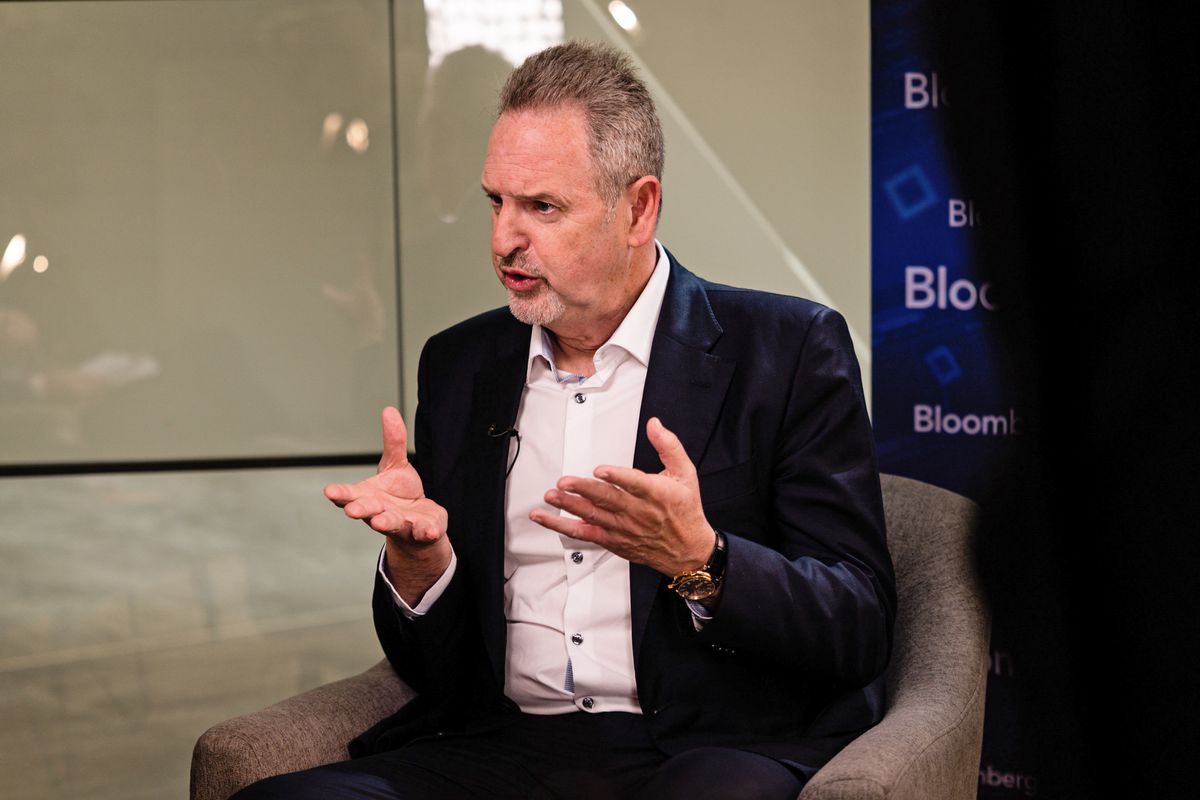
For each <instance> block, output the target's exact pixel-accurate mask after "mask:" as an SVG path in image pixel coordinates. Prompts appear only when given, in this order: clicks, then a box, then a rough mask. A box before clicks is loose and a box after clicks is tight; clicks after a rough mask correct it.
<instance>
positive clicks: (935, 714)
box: [800, 665, 987, 800]
mask: <svg viewBox="0 0 1200 800" xmlns="http://www.w3.org/2000/svg"><path fill="white" fill-rule="evenodd" d="M986 685H987V673H986V670H985V669H983V668H982V665H981V668H980V670H979V682H978V684H977V685H976V687H975V691H974V692H972V694H971V696H970V697H969V698H967V703H966V705H965V706H960V707H958V708H957V709H956V708H955V707H954V705H952V704H949V703H947V702H946V701H945V699H944V698H942V697H938V696H936V695H934V694H932V693H931V694H926V695H925V696H921V695H920V694H916V693H914V694H911V695H909V696H907V697H905V698H903V699H898V700H897V703H896V705H895V706H893V707H892V708H891V709H889V711H888V713H887V716H885V717H884V718H883V721H881V722H880V723H879V724H878V725H876V726H875V727H874V728H871V729H870V730H869V731H867V732H866V733H864V734H863V735H862V736H860V737H858V738H857V739H855V740H854V741H853V742H851V743H850V744H849V745H847V746H846V748H845V749H843V750H842V751H841V752H840V753H838V754H837V755H836V756H834V758H833V759H832V760H831V761H830V762H829V763H828V764H826V765H825V766H824V767H822V768H821V770H820V771H818V772H817V774H816V775H814V776H813V778H812V780H811V781H809V783H808V785H806V786H805V787H804V791H802V792H801V793H800V798H801V800H885V799H886V800H933V798H962V799H963V800H966V799H967V798H972V799H973V798H974V797H975V796H976V794H977V791H978V789H977V785H976V783H975V781H974V780H971V781H970V782H969V783H966V782H964V780H963V776H967V777H972V778H973V776H975V775H976V773H977V770H978V768H979V747H980V743H981V738H982V732H983V709H984V697H985V695H986V691H985V689H986Z"/></svg>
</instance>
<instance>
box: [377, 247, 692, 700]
mask: <svg viewBox="0 0 1200 800" xmlns="http://www.w3.org/2000/svg"><path fill="white" fill-rule="evenodd" d="M656 247H657V255H658V260H657V262H656V264H655V268H654V272H653V273H652V275H651V277H650V280H649V282H648V283H647V284H646V287H645V288H644V289H643V290H642V293H641V295H639V297H638V299H637V301H636V302H635V303H634V305H633V308H631V309H630V311H629V313H628V314H627V315H626V316H625V319H623V320H622V321H621V324H620V325H619V326H618V327H617V330H616V331H615V332H614V333H613V335H612V336H611V337H610V338H609V340H608V341H607V342H605V343H604V344H603V345H601V347H600V348H599V349H598V350H597V351H596V353H595V355H594V357H593V362H592V363H593V365H594V367H595V370H596V371H595V374H594V375H592V376H590V377H587V378H583V377H582V376H579V375H571V374H567V373H563V372H560V371H559V370H557V369H556V367H555V365H554V349H553V346H552V342H551V339H550V333H549V332H548V331H546V330H544V329H543V328H542V327H541V326H539V325H535V326H534V327H533V330H532V332H531V334H530V342H529V357H528V362H527V370H526V380H525V389H524V391H523V392H522V395H521V403H520V408H519V411H518V412H517V420H516V424H515V426H514V427H516V429H517V430H518V431H519V432H520V437H521V438H520V451H519V455H518V452H517V441H516V439H515V438H514V439H513V440H512V442H511V444H510V455H509V457H510V459H511V458H513V457H515V458H516V460H515V462H510V463H512V464H513V466H512V472H511V474H510V475H509V477H508V481H507V485H506V492H505V503H504V509H505V526H504V534H505V541H504V581H505V583H504V614H505V618H506V619H507V621H508V637H507V642H508V645H507V652H506V659H505V661H506V667H505V677H504V691H505V694H506V695H508V697H510V698H511V699H512V700H513V701H515V702H516V703H517V705H518V706H520V708H521V710H522V711H524V712H526V713H531V714H562V713H569V712H572V711H588V712H593V713H595V712H600V711H625V712H631V713H641V708H640V707H639V705H638V700H637V683H636V678H635V675H634V663H633V639H632V615H631V609H630V599H629V562H628V561H626V560H625V559H623V558H620V557H619V556H616V555H614V554H613V553H610V552H609V551H607V550H605V549H604V548H602V547H600V546H599V545H594V544H590V543H588V542H583V541H579V540H575V539H571V538H570V537H567V536H562V535H559V534H557V533H555V532H553V531H550V530H547V529H546V528H543V527H542V526H540V525H538V524H536V523H535V522H533V521H531V520H530V519H529V512H530V511H531V510H533V509H534V508H535V507H538V506H541V507H542V508H545V509H546V510H548V511H554V510H555V509H553V508H552V507H551V506H549V505H547V504H546V503H545V502H544V500H543V497H544V495H545V493H546V491H547V490H549V489H550V488H552V487H553V486H554V485H555V483H556V482H557V481H558V479H559V478H560V477H561V476H563V475H577V476H584V477H590V476H591V475H592V471H593V470H594V469H595V468H596V467H598V466H599V465H601V464H612V465H617V466H626V467H628V466H632V465H633V451H634V444H635V442H636V440H637V424H638V416H639V414H640V411H641V405H642V390H643V389H644V388H645V383H646V367H647V365H648V364H649V363H650V348H651V345H652V343H653V339H654V330H655V327H656V326H657V323H658V314H659V310H660V309H661V307H662V302H663V297H664V295H665V294H666V288H667V277H668V274H669V261H668V259H667V255H666V252H665V250H664V249H663V246H662V245H661V244H659V243H657V242H656ZM559 513H560V514H564V515H565V514H566V512H559ZM456 565H457V558H456V557H452V558H451V563H450V566H449V567H447V569H446V572H445V573H444V574H443V575H442V576H441V578H440V579H439V580H438V581H437V583H435V584H434V586H433V587H431V588H430V589H429V591H427V592H426V593H425V595H424V597H422V599H421V602H420V603H418V605H417V606H416V607H415V608H410V607H409V606H408V604H407V603H405V602H404V600H403V599H402V598H401V597H400V596H399V594H398V593H396V591H395V589H394V588H392V594H393V596H394V598H395V600H396V603H397V604H398V605H399V607H400V608H401V610H402V611H403V612H404V613H405V614H406V615H408V616H410V617H413V616H420V615H421V614H423V613H425V612H426V611H427V610H428V609H429V608H430V607H432V605H433V603H434V602H436V600H437V599H438V597H440V596H441V594H442V591H443V590H444V588H445V586H446V584H448V583H449V581H450V577H451V576H452V575H453V573H454V570H455V568H456ZM379 569H380V572H381V574H383V577H384V580H385V581H387V585H388V586H389V587H391V582H390V581H388V580H387V574H386V570H385V569H384V560H383V554H382V553H381V554H380V562H379Z"/></svg>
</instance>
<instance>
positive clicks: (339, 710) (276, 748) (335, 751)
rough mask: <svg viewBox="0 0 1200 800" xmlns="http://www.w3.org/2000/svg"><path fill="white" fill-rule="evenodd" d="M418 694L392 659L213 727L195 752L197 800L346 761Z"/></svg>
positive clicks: (215, 799) (193, 787)
mask: <svg viewBox="0 0 1200 800" xmlns="http://www.w3.org/2000/svg"><path fill="white" fill-rule="evenodd" d="M414 696H415V692H413V690H412V689H410V688H408V686H406V685H405V684H404V682H403V681H401V680H400V678H399V677H398V676H397V675H396V673H395V671H394V670H393V669H392V667H391V665H390V664H389V663H388V662H387V661H386V660H385V661H380V662H379V663H378V664H376V665H375V666H373V667H371V668H370V669H368V670H367V671H366V672H363V673H360V674H358V675H355V676H353V677H350V678H346V679H344V680H340V681H335V682H334V683H329V684H326V685H324V686H319V687H317V688H316V689H312V690H310V691H307V692H304V693H303V694H299V695H296V696H295V697H290V698H288V699H287V700H284V701H283V702H280V703H276V704H275V705H273V706H270V707H268V708H264V709H263V710H261V711H256V712H254V713H251V714H245V715H243V716H240V717H235V718H233V719H231V720H227V721H225V722H222V723H219V724H217V725H214V726H213V727H211V728H209V729H208V731H206V732H205V733H204V735H203V736H201V737H200V740H199V741H197V742H196V748H195V750H194V751H193V753H192V781H191V797H192V800H225V799H226V798H227V797H229V796H230V795H231V794H233V793H234V792H236V791H238V790H239V789H241V788H243V787H245V786H249V785H250V784H251V783H254V782H255V781H257V780H261V779H262V778H267V777H270V776H272V775H279V774H282V773H285V772H295V771H296V770H301V769H309V768H310V767H316V766H320V765H321V764H328V763H331V762H334V761H344V760H346V759H347V758H349V754H348V752H347V750H346V746H347V744H348V743H349V742H350V740H351V739H353V738H354V737H355V736H357V735H358V734H360V733H362V732H363V731H365V730H366V729H367V728H369V727H371V726H372V725H374V724H375V723H376V722H379V721H380V720H382V719H384V718H385V717H388V716H390V715H391V714H394V713H395V712H396V711H398V710H399V709H400V708H401V707H402V706H403V705H404V704H405V703H407V702H408V701H409V700H411V699H412V698H413V697H414Z"/></svg>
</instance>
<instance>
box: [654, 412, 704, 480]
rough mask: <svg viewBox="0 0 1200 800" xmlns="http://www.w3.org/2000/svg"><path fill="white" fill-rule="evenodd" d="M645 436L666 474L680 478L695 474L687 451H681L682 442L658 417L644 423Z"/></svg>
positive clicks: (694, 468)
mask: <svg viewBox="0 0 1200 800" xmlns="http://www.w3.org/2000/svg"><path fill="white" fill-rule="evenodd" d="M646 436H647V437H649V439H650V444H652V445H654V449H655V450H656V451H657V452H658V457H659V458H660V459H662V463H663V466H664V467H666V468H667V472H669V473H671V474H672V475H675V476H677V477H681V478H682V477H688V476H694V475H695V474H696V467H695V465H694V464H692V460H691V459H690V458H688V454H687V451H686V450H684V449H683V442H681V441H679V437H678V436H676V435H675V434H674V433H672V432H671V431H669V430H667V427H666V426H665V425H663V424H662V420H660V419H659V418H658V417H651V418H650V421H649V422H647V423H646Z"/></svg>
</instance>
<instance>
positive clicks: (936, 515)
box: [882, 475, 988, 707]
mask: <svg viewBox="0 0 1200 800" xmlns="http://www.w3.org/2000/svg"><path fill="white" fill-rule="evenodd" d="M882 485H883V506H884V515H885V517H886V519H887V531H888V548H889V549H890V550H891V553H892V562H893V564H894V565H895V568H896V593H897V603H898V613H897V618H896V634H895V649H894V651H893V653H892V661H891V664H890V665H889V666H888V680H887V682H888V706H889V707H891V706H892V705H894V704H895V703H896V701H897V700H898V699H902V696H907V699H917V698H916V697H912V693H934V695H935V696H936V697H940V698H941V699H942V700H944V699H945V698H946V697H947V696H949V697H962V698H970V697H972V695H973V693H975V692H977V691H978V688H979V687H978V683H979V682H980V680H981V678H982V675H983V673H984V672H985V671H986V667H985V663H986V659H987V652H988V616H987V611H986V608H985V606H984V603H983V599H982V592H981V591H980V588H979V582H978V579H977V576H976V572H975V560H974V551H973V539H972V534H973V530H974V524H975V520H976V517H977V508H976V506H975V504H974V503H972V502H971V501H970V500H967V499H966V498H965V497H962V496H960V495H957V494H954V493H953V492H950V491H947V490H945V489H940V488H938V487H936V486H931V485H930V484H927V483H922V482H920V481H915V480H911V479H909V478H901V477H899V476H897V475H883V476H882ZM963 664H971V665H973V666H976V667H977V668H975V669H967V670H964V669H962V666H961V665H963ZM931 699H932V698H931ZM937 706H938V704H933V707H937Z"/></svg>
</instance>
